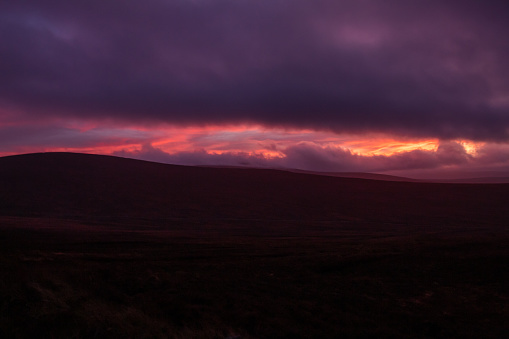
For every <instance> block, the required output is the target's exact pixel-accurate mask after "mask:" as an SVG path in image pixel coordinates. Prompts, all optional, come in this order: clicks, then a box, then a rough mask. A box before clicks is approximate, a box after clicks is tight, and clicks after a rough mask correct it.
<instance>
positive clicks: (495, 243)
mask: <svg viewBox="0 0 509 339" xmlns="http://www.w3.org/2000/svg"><path fill="white" fill-rule="evenodd" d="M121 234H122V236H119V234H111V233H108V232H106V231H105V232H103V233H101V232H96V233H93V234H90V233H87V232H85V231H75V232H70V233H69V232H67V233H63V232H60V231H55V230H34V229H30V228H26V229H19V228H18V229H15V228H3V229H2V230H1V232H0V235H1V238H0V239H1V242H2V244H1V245H2V247H1V249H0V337H2V338H28V337H47V338H101V337H116V338H121V337H122V338H126V337H127V338H168V337H169V338H269V337H271V338H276V337H277V338H285V337H286V338H317V337H324V338H333V337H365V338H368V337H377V338H381V337H382V338H383V337H386V338H389V337H391V338H394V337H399V338H440V337H443V338H452V337H456V338H466V337H470V338H474V337H476V338H477V337H484V338H488V337H491V338H500V337H504V336H506V335H507V333H508V331H509V324H508V323H507V322H506V319H507V318H508V317H509V285H508V284H507V281H508V279H509V273H508V272H509V271H508V270H507V264H508V263H509V246H507V245H508V244H509V238H507V237H506V236H503V234H502V235H501V233H497V234H495V235H490V234H477V235H475V236H474V235H472V234H450V233H433V234H424V233H417V234H409V235H405V236H402V235H397V236H396V235H394V234H393V233H387V234H385V236H384V234H379V233H378V234H377V236H376V237H374V236H372V235H371V236H370V235H367V234H369V232H368V233H358V234H355V232H354V233H351V234H349V235H348V236H322V237H321V236H317V235H316V234H315V235H313V236H307V237H304V236H299V237H285V236H257V237H256V236H248V237H246V236H239V235H237V236H231V235H227V234H224V233H223V234H222V235H217V233H214V232H210V233H208V235H207V234H206V233H205V234H202V233H200V234H201V235H200V236H196V235H193V236H188V237H185V236H182V235H181V236H178V237H176V236H169V235H168V234H164V233H160V234H157V233H156V234H150V235H140V234H135V235H133V234H129V233H121ZM211 234H213V236H210V235H211Z"/></svg>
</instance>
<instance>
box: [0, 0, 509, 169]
mask: <svg viewBox="0 0 509 339" xmlns="http://www.w3.org/2000/svg"><path fill="white" fill-rule="evenodd" d="M507 13H509V5H508V4H507V2H504V1H497V0H492V1H485V2H483V1H477V0H476V1H471V0H462V1H459V0H449V1H443V0H441V1H438V0H437V1H435V0H427V1H424V0H414V1H408V0H387V1H378V0H313V1H310V0H306V1H305V0H257V1H248V0H144V1H135V0H122V1H120V0H118V1H113V0H112V1H104V0H88V1H67V0H65V1H64V0H16V1H15V0H6V1H2V2H0V156H5V155H12V154H22V153H31V152H50V151H70V152H84V153H98V154H111V155H117V156H123V157H130V158H138V159H144V160H151V161H160V162H165V163H174V164H186V165H228V166H254V167H269V168H297V169H304V170H312V171H327V172H353V171H359V172H376V173H385V174H397V175H405V176H409V177H440V176H454V175H460V174H458V173H474V174H479V173H482V174H483V175H485V174H486V173H491V174H493V175H503V174H505V175H509V63H508V62H507V60H509V39H507V37H508V36H509V23H508V20H507Z"/></svg>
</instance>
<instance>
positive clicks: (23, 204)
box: [0, 153, 509, 225]
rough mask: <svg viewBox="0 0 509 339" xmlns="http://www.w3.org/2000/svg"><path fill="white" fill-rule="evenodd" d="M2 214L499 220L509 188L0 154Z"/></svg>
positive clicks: (74, 156) (115, 159)
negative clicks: (5, 155)
mask: <svg viewBox="0 0 509 339" xmlns="http://www.w3.org/2000/svg"><path fill="white" fill-rule="evenodd" d="M0 188H1V189H0V201H1V203H0V215H4V216H7V215H11V216H46V217H97V218H99V217H103V218H104V217H131V218H132V217H138V218H153V219H157V218H199V219H207V220H220V219H242V220H250V219H263V220H300V221H302V220H308V221H357V222H361V221H365V222H388V223H404V224H408V223H418V224H421V223H425V224H427V225H429V224H430V221H431V222H432V224H433V223H436V222H446V223H468V224H471V223H481V224H486V223H495V224H497V225H502V224H503V223H504V222H506V221H509V216H508V213H507V212H506V206H507V204H508V203H509V185H505V184H498V185H483V184H437V183H413V182H393V181H378V180H365V179H358V178H343V177H341V178H340V177H331V176H322V175H312V174H303V173H291V172H286V171H279V170H269V169H243V168H207V167H190V166H177V165H167V164H160V163H152V162H146V161H140V160H133V159H125V158H118V157H112V156H103V155H88V154H74V153H39V154H27V155H19V156H9V157H3V158H0Z"/></svg>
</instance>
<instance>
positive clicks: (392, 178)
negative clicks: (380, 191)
mask: <svg viewBox="0 0 509 339" xmlns="http://www.w3.org/2000/svg"><path fill="white" fill-rule="evenodd" d="M288 171H289V172H294V173H304V174H315V175H326V176H330V177H340V178H356V179H368V180H382V181H407V182H423V181H430V180H419V179H412V178H406V177H400V176H395V175H387V174H378V173H363V172H316V171H306V170H297V169H289V170H288Z"/></svg>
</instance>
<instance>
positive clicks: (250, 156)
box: [114, 141, 509, 177]
mask: <svg viewBox="0 0 509 339" xmlns="http://www.w3.org/2000/svg"><path fill="white" fill-rule="evenodd" d="M281 152H282V154H283V156H281V157H266V156H264V155H263V154H262V153H247V152H225V153H220V154H217V153H210V152H207V151H206V150H204V149H202V150H196V151H183V152H176V153H172V154H170V153H167V152H164V151H162V150H161V149H159V148H157V147H154V146H152V145H150V144H146V145H144V146H143V147H142V148H141V149H139V150H136V151H126V150H124V151H116V152H114V155H117V156H123V157H129V158H137V159H143V160H149V161H156V162H162V163H170V164H180V165H218V166H248V167H264V168H294V169H302V170H309V171H318V172H372V173H391V172H394V173H396V172H397V173H398V174H399V175H406V176H410V177H412V174H413V173H421V172H423V171H424V173H427V174H428V176H429V177H433V173H439V172H441V171H442V172H443V171H444V170H446V171H456V170H471V171H473V170H476V171H480V170H484V171H486V170H490V169H491V170H494V169H497V170H501V169H502V168H506V169H507V168H509V148H508V147H505V148H504V149H501V148H500V147H498V146H496V145H490V146H487V147H486V146H485V147H483V148H481V149H480V150H479V152H478V154H477V155H475V156H474V155H472V154H469V153H467V152H466V150H465V148H464V146H463V145H462V144H461V143H459V142H450V141H445V142H442V143H440V145H439V146H438V148H437V149H436V150H422V149H416V150H412V151H403V152H398V153H394V154H392V155H359V154H356V153H353V152H352V151H350V150H349V149H347V148H343V147H331V146H324V145H318V144H315V143H311V142H302V143H299V144H297V145H292V146H289V147H287V148H285V149H284V150H281ZM501 154H504V155H503V156H502V155H501Z"/></svg>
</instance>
